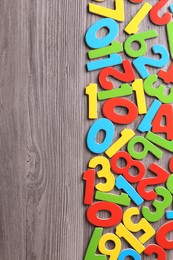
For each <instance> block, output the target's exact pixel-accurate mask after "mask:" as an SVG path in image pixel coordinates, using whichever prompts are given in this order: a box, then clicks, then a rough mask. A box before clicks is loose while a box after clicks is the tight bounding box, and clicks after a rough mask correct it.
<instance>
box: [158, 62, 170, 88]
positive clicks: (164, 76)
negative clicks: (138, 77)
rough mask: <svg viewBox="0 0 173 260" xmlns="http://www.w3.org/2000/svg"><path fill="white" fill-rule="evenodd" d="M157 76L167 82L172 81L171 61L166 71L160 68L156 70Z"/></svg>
mask: <svg viewBox="0 0 173 260" xmlns="http://www.w3.org/2000/svg"><path fill="white" fill-rule="evenodd" d="M158 76H159V78H161V79H163V81H164V82H165V83H167V84H169V83H173V62H172V63H171V66H170V67H169V69H168V71H164V70H160V71H159V72H158Z"/></svg>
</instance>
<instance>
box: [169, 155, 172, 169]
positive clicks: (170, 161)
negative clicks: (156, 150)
mask: <svg viewBox="0 0 173 260" xmlns="http://www.w3.org/2000/svg"><path fill="white" fill-rule="evenodd" d="M169 170H170V171H171V172H172V173H173V156H172V157H171V158H170V160H169Z"/></svg>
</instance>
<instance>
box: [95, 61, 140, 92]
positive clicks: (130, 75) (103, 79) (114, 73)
mask: <svg viewBox="0 0 173 260" xmlns="http://www.w3.org/2000/svg"><path fill="white" fill-rule="evenodd" d="M122 67H123V70H124V72H121V71H119V70H117V69H115V68H113V67H110V68H105V69H103V70H102V71H101V72H100V74H99V82H100V85H101V87H102V88H103V89H113V88H114V86H113V83H112V82H111V81H108V80H107V77H108V76H111V77H113V78H115V79H118V80H120V81H122V82H126V83H128V82H131V81H133V80H134V79H135V74H134V71H133V68H132V65H131V62H130V61H129V60H124V61H123V62H122Z"/></svg>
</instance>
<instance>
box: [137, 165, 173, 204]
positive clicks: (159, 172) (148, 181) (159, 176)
mask: <svg viewBox="0 0 173 260" xmlns="http://www.w3.org/2000/svg"><path fill="white" fill-rule="evenodd" d="M148 169H149V170H150V171H151V172H153V173H154V174H155V175H156V177H154V178H153V177H150V178H144V179H142V180H141V181H140V182H139V184H138V187H137V191H138V193H139V194H140V195H141V197H142V198H143V199H145V200H154V199H156V197H157V194H156V192H155V191H154V190H153V189H152V190H150V191H146V188H147V187H148V186H151V185H158V184H162V183H164V182H166V181H167V179H168V177H169V172H167V171H166V170H164V169H163V168H161V167H160V166H159V165H157V164H155V163H152V164H151V165H150V166H149V168H148Z"/></svg>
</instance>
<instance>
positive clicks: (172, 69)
mask: <svg viewBox="0 0 173 260" xmlns="http://www.w3.org/2000/svg"><path fill="white" fill-rule="evenodd" d="M111 1H112V3H111ZM125 1H127V2H129V3H128V6H129V5H130V8H132V9H135V11H136V13H135V15H134V17H133V18H132V19H131V20H130V21H127V20H126V19H125V14H126V12H128V10H125V6H124V5H125ZM99 2H100V1H98V2H97V3H96V2H95V3H94V2H92V3H89V5H88V9H89V12H90V13H91V14H92V15H94V16H95V17H96V18H98V19H97V20H96V22H95V23H93V24H92V25H91V26H90V27H89V28H88V30H87V31H86V34H85V42H86V45H87V46H88V48H89V50H88V53H87V54H88V59H89V61H88V62H87V64H86V67H87V71H88V72H91V73H92V72H93V71H97V70H98V82H97V83H90V84H89V85H88V86H87V87H86V88H85V94H86V95H87V101H88V119H90V120H94V121H92V122H91V126H90V128H89V130H88V132H87V136H86V144H87V148H88V150H89V151H90V152H91V155H92V158H91V159H90V160H89V162H88V165H87V169H86V171H85V172H84V173H83V180H84V183H85V187H84V204H85V205H86V206H87V208H86V218H87V221H88V222H89V223H90V224H91V225H93V226H94V230H93V233H92V234H91V239H90V241H89V243H88V248H87V249H86V252H85V257H84V259H85V260H97V259H98V260H106V259H110V260H116V259H119V260H123V259H126V257H132V258H133V259H137V260H138V259H143V257H146V256H147V255H148V256H151V255H152V256H154V254H156V255H157V259H159V260H166V259H168V258H167V253H168V252H169V250H172V249H173V240H171V239H170V236H169V235H170V232H172V231H173V211H171V207H172V200H173V174H171V173H173V157H172V152H173V107H172V102H173V88H170V86H168V84H170V83H173V62H171V60H173V21H172V12H173V5H171V4H170V3H169V1H168V0H157V3H154V5H153V6H152V5H151V4H150V3H148V2H143V0H130V1H128V0H115V1H113V0H109V4H110V5H111V4H113V5H114V9H111V8H108V7H105V5H106V4H107V3H106V2H104V1H103V3H99ZM130 2H131V3H130ZM147 16H148V17H149V19H150V21H151V23H148V20H147V22H146V23H148V27H147V28H148V30H147V31H143V30H142V24H143V23H144V22H145V20H146V19H147ZM119 23H122V24H121V26H122V25H123V24H125V26H124V29H123V30H124V39H125V41H124V42H123V43H121V42H120V41H118V40H116V38H118V36H119V26H120V24H119ZM153 24H154V27H155V28H160V27H164V28H165V35H164V34H163V35H158V32H157V30H153V29H152V25H153ZM103 28H104V29H103ZM105 28H106V29H107V30H106V33H105V34H104V36H102V37H98V33H99V31H100V30H105ZM121 36H122V35H121ZM156 37H157V39H158V41H159V40H160V41H162V42H163V38H164V37H165V39H166V41H167V43H168V46H167V48H166V47H165V46H163V45H162V44H159V43H158V44H155V45H153V46H152V48H151V51H152V54H151V55H150V56H151V57H147V56H148V55H147V51H148V47H147V42H148V41H152V39H153V38H156ZM120 38H123V37H120ZM136 43H137V44H138V48H134V45H135V44H136ZM123 52H124V53H123ZM124 54H125V55H127V56H129V59H124V60H122V57H121V56H122V55H124ZM148 66H150V68H149V67H148ZM164 66H166V68H168V69H165V68H164V69H163V67H164ZM151 67H152V70H151ZM151 71H154V74H153V73H151ZM113 80H117V81H119V82H120V84H119V86H115V83H114V81H113ZM160 82H161V83H160ZM147 96H148V98H147ZM132 100H133V101H132ZM148 100H150V101H151V103H150V104H149V105H147V103H148ZM146 101H147V102H146ZM98 103H100V107H101V109H100V111H99V112H98ZM120 108H121V109H124V111H125V112H124V113H119V112H117V111H118V109H120ZM98 114H99V115H101V116H100V118H99V117H98ZM163 121H164V124H163ZM132 123H133V126H134V125H135V127H136V129H135V131H134V129H132V128H131V127H130V126H131V124H132ZM120 126H123V128H122V129H121V131H119V132H118V129H119V127H120ZM103 133H104V136H103V138H102V140H101V141H98V139H99V137H100V136H101V134H103ZM165 153H166V154H167V155H168V156H166V159H167V164H168V167H167V169H164V168H165V167H163V166H162V160H163V155H164V154H165ZM151 158H152V159H151ZM146 159H147V160H148V162H149V165H148V166H146V164H144V160H145V161H147V160H146ZM155 162H157V164H156V163H155ZM98 166H99V168H98ZM104 211H105V213H107V214H108V215H109V216H108V217H106V218H105V217H104V218H103V217H100V216H99V215H101V213H102V215H103V212H104ZM159 221H160V222H159ZM156 222H158V228H157V229H156V228H154V227H155V223H156ZM159 223H162V224H161V225H159ZM109 228H112V230H113V232H110V231H109V230H108V229H109ZM150 240H151V241H152V243H151V242H150ZM153 241H154V242H153ZM111 242H113V245H114V246H113V248H112V247H110V246H109V243H111ZM124 245H125V246H124Z"/></svg>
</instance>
